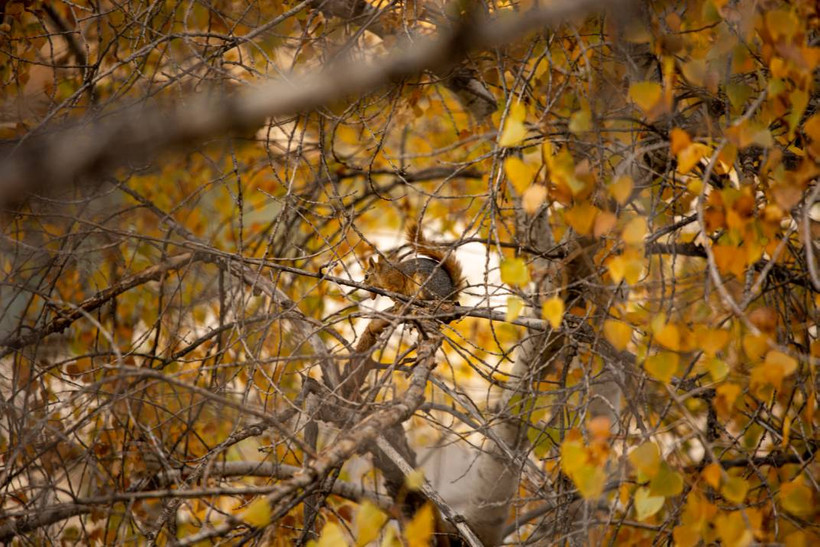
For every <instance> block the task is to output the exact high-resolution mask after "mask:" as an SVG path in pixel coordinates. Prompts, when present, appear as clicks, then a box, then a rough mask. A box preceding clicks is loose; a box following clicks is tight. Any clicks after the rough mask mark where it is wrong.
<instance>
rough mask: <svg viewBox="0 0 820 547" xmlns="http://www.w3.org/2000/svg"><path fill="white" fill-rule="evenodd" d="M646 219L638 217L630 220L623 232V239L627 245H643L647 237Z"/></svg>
mask: <svg viewBox="0 0 820 547" xmlns="http://www.w3.org/2000/svg"><path fill="white" fill-rule="evenodd" d="M646 229H647V228H646V219H645V218H643V217H637V218H633V219H632V220H630V221H629V222H628V223H627V224H626V226H624V230H623V232H621V238H622V239H623V240H624V242H625V243H626V244H627V245H636V246H637V245H642V244H643V238H644V237H646Z"/></svg>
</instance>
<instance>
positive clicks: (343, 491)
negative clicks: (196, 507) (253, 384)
mask: <svg viewBox="0 0 820 547" xmlns="http://www.w3.org/2000/svg"><path fill="white" fill-rule="evenodd" d="M192 471H193V470H192V469H190V468H185V469H182V470H180V471H171V472H165V473H161V474H160V476H159V478H160V479H163V480H166V481H169V482H170V481H172V480H174V479H179V478H180V477H183V478H184V477H186V476H187V475H188V474H189V473H190V472H192ZM300 471H301V468H300V467H295V466H293V465H285V464H274V463H272V462H219V463H217V464H215V465H213V466H212V467H211V468H209V470H208V477H207V478H210V477H225V478H227V477H269V478H277V479H290V478H292V477H293V476H294V475H296V474H297V473H299V472H300ZM274 488H275V485H267V486H243V487H229V486H221V487H212V488H200V489H183V490H179V489H176V488H174V489H170V488H169V489H160V490H142V491H136V492H119V493H115V494H110V495H107V496H92V497H87V498H78V499H76V500H74V501H72V502H69V503H63V504H59V505H54V506H51V507H46V508H43V509H38V510H37V511H36V512H33V511H30V510H25V511H18V512H16V513H12V512H5V513H0V519H5V520H6V523H5V524H3V525H2V526H0V541H10V540H11V539H12V538H14V537H15V536H18V535H21V534H25V533H28V532H32V531H34V530H37V529H39V528H43V527H46V526H49V525H51V524H54V523H56V522H60V521H62V520H65V519H68V518H71V517H75V516H78V515H84V514H87V513H90V512H91V511H92V510H93V509H94V507H99V506H104V505H110V504H112V503H115V502H129V501H135V500H144V499H164V498H182V499H191V498H199V497H205V496H248V495H263V494H268V493H270V492H271V491H272V490H273V489H274ZM330 492H331V493H332V494H334V495H337V496H339V497H342V498H345V499H349V500H353V501H361V500H363V499H368V500H370V501H372V502H374V503H375V504H376V505H378V506H379V507H381V508H382V509H384V510H389V509H390V508H391V507H392V504H393V500H392V499H390V498H389V497H388V496H385V495H383V494H379V493H377V492H373V491H370V490H367V489H365V488H363V487H361V486H359V485H357V484H352V483H348V482H344V481H339V480H336V481H335V482H334V483H333V485H332V486H331V488H330Z"/></svg>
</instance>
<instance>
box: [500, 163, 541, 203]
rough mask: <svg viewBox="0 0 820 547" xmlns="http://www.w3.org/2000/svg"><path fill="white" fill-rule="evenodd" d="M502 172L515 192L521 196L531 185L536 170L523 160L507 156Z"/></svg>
mask: <svg viewBox="0 0 820 547" xmlns="http://www.w3.org/2000/svg"><path fill="white" fill-rule="evenodd" d="M504 172H505V173H506V174H507V180H509V181H510V183H512V185H513V188H515V191H516V192H518V193H519V194H523V193H524V191H525V190H526V189H527V188H529V187H530V185H531V184H532V182H533V180H534V179H535V175H536V174H537V172H538V170H537V169H536V168H535V167H533V166H532V165H528V164H526V163H524V160H522V159H521V158H519V157H517V156H509V157H508V158H507V159H505V160H504Z"/></svg>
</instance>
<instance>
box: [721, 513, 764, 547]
mask: <svg viewBox="0 0 820 547" xmlns="http://www.w3.org/2000/svg"><path fill="white" fill-rule="evenodd" d="M715 528H716V529H717V533H718V536H719V537H720V539H721V544H722V545H725V546H726V547H746V546H747V545H749V544H750V543H751V542H752V540H753V539H754V537H753V536H752V532H751V530H749V529H748V526H746V521H745V519H744V518H743V515H742V514H741V512H740V511H732V512H731V513H720V514H719V515H718V516H717V517H716V518H715Z"/></svg>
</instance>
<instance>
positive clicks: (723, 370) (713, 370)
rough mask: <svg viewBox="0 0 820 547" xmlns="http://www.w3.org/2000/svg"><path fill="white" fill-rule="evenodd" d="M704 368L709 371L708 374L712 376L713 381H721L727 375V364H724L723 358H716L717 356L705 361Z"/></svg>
mask: <svg viewBox="0 0 820 547" xmlns="http://www.w3.org/2000/svg"><path fill="white" fill-rule="evenodd" d="M706 370H708V371H709V374H710V375H711V376H712V380H714V381H715V382H722V381H723V380H725V379H726V377H727V376H729V365H728V364H726V361H724V360H723V359H718V358H717V357H715V358H713V359H709V361H707V363H706Z"/></svg>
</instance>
